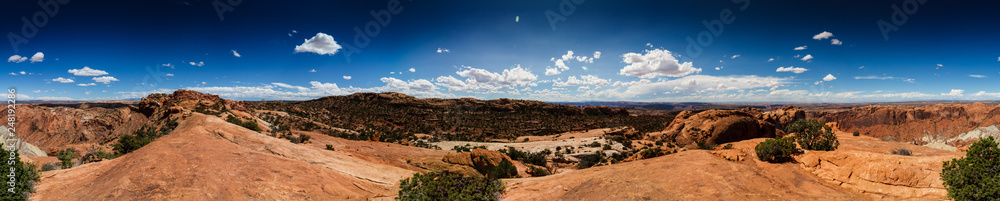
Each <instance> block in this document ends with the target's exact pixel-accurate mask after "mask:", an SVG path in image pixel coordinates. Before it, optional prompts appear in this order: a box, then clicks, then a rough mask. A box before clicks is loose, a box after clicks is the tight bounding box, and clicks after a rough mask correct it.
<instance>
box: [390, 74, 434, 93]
mask: <svg viewBox="0 0 1000 201" xmlns="http://www.w3.org/2000/svg"><path fill="white" fill-rule="evenodd" d="M379 80H380V81H382V82H384V83H385V86H383V87H376V88H375V89H376V90H379V91H395V92H401V93H405V94H415V93H423V92H429V91H433V90H435V89H437V87H436V86H434V84H433V83H431V82H430V81H427V80H425V79H418V80H414V81H410V82H407V81H403V80H400V79H396V78H392V77H383V78H382V79H379Z"/></svg>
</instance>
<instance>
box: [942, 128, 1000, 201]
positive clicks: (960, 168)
mask: <svg viewBox="0 0 1000 201" xmlns="http://www.w3.org/2000/svg"><path fill="white" fill-rule="evenodd" d="M997 167H1000V148H997V142H996V141H995V140H994V139H993V137H989V138H985V139H981V140H980V141H979V142H976V143H973V144H972V145H971V146H969V150H968V151H966V152H965V158H956V159H951V161H945V162H944V165H943V168H942V170H941V180H943V181H944V185H945V186H947V187H948V197H949V198H952V199H955V200H1000V169H998V168H997Z"/></svg>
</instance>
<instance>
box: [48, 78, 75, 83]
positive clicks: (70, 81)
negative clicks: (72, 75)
mask: <svg viewBox="0 0 1000 201" xmlns="http://www.w3.org/2000/svg"><path fill="white" fill-rule="evenodd" d="M52 81H53V82H59V83H73V82H74V81H73V79H69V78H63V77H59V78H56V79H52Z"/></svg>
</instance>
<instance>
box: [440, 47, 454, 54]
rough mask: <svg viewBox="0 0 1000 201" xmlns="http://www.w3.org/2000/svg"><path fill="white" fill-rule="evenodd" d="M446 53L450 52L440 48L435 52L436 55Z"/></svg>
mask: <svg viewBox="0 0 1000 201" xmlns="http://www.w3.org/2000/svg"><path fill="white" fill-rule="evenodd" d="M446 52H451V50H449V49H444V48H440V47H439V48H438V50H437V53H446Z"/></svg>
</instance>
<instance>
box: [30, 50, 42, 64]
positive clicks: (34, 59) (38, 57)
mask: <svg viewBox="0 0 1000 201" xmlns="http://www.w3.org/2000/svg"><path fill="white" fill-rule="evenodd" d="M44 60H45V54H43V53H42V52H37V53H35V55H34V56H31V63H35V62H42V61H44Z"/></svg>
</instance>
